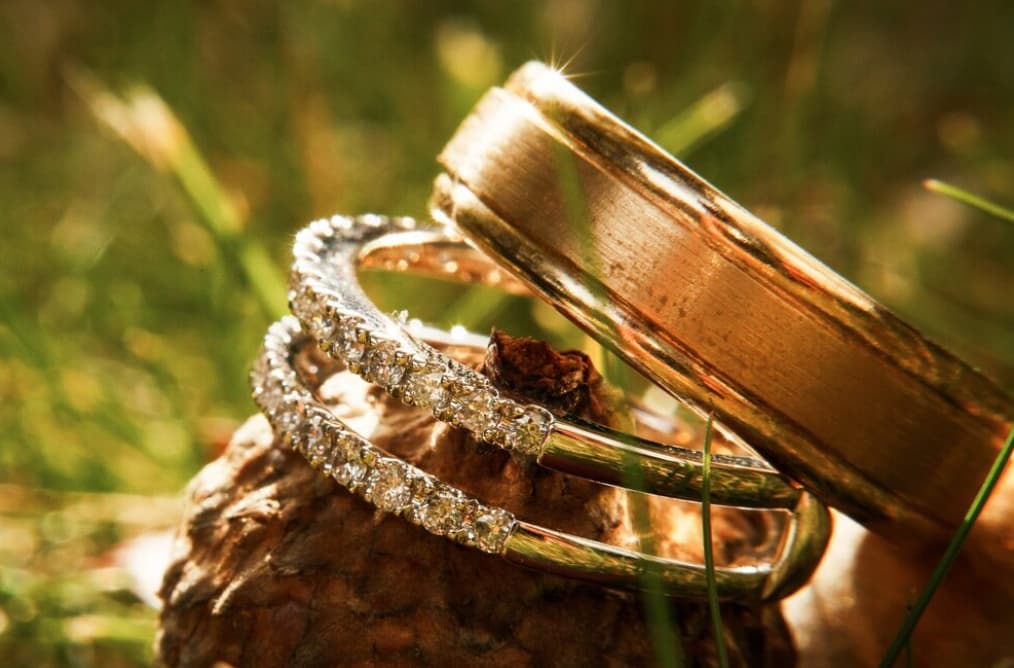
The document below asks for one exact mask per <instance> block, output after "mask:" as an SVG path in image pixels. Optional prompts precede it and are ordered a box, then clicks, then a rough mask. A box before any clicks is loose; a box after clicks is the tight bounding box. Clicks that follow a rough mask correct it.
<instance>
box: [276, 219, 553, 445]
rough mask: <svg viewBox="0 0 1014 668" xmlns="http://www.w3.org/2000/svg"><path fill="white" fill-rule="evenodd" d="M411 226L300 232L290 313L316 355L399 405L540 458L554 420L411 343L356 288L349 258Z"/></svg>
mask: <svg viewBox="0 0 1014 668" xmlns="http://www.w3.org/2000/svg"><path fill="white" fill-rule="evenodd" d="M413 225H414V223H413V222H412V221H411V219H405V218H391V219H388V218H383V217H380V216H360V217H358V218H346V217H343V216H335V217H334V218H331V219H330V220H320V221H316V222H314V223H312V224H311V225H310V226H308V227H307V228H305V229H303V230H302V231H301V232H300V233H299V234H298V235H297V237H296V243H295V246H294V255H295V262H294V264H293V271H292V276H291V284H292V286H293V288H292V290H291V291H290V294H289V301H290V306H291V308H292V312H293V313H294V314H295V315H296V317H297V318H299V320H300V322H301V323H302V325H303V328H304V330H305V331H306V332H308V333H309V334H310V335H311V336H312V337H313V338H314V339H315V340H316V341H317V343H318V345H319V346H320V347H321V349H322V350H324V351H325V352H327V353H328V354H330V355H332V356H335V357H337V358H339V359H341V360H342V361H344V362H345V364H346V366H347V367H348V368H349V369H350V370H351V371H353V372H354V373H357V374H359V375H360V376H362V377H363V378H365V379H366V380H368V381H370V382H373V383H376V384H377V385H379V386H381V387H383V388H384V389H385V390H387V391H388V392H390V393H391V394H392V395H394V396H395V397H398V398H400V399H401V400H402V401H404V402H405V403H407V404H410V405H413V406H419V407H424V408H430V409H431V410H432V412H433V415H434V417H436V418H437V419H438V420H442V421H444V422H448V423H450V424H452V425H454V426H456V427H462V428H464V429H467V430H468V431H470V432H471V433H472V434H473V435H474V436H475V437H476V438H479V439H482V440H484V441H487V442H489V443H493V444H495V445H498V446H500V447H502V448H505V449H508V450H512V451H514V452H519V453H522V454H525V455H531V456H538V455H539V454H540V453H541V452H542V448H543V445H544V444H545V442H546V439H547V438H548V436H549V433H550V430H551V429H552V425H553V415H552V413H550V412H549V411H548V410H546V409H545V408H543V407H541V406H535V405H525V404H521V403H518V402H516V401H513V400H512V399H509V398H507V397H502V396H500V394H499V392H497V390H496V388H494V387H492V385H490V383H489V381H488V380H487V379H486V377H485V376H483V375H482V374H480V373H478V372H476V371H474V370H473V369H470V368H468V367H466V366H464V365H462V364H460V363H457V362H455V361H454V360H451V359H449V358H448V357H447V356H446V355H443V354H441V353H440V352H438V351H437V350H436V349H434V348H432V347H431V346H429V345H427V344H425V343H423V342H421V341H418V340H416V339H415V338H413V337H412V336H410V335H409V334H408V333H407V332H406V331H405V329H404V327H403V326H402V324H403V323H399V322H397V321H396V320H395V319H392V318H390V317H388V316H386V315H384V314H383V313H381V312H380V310H379V309H377V308H376V307H375V306H373V304H372V303H371V302H370V300H369V299H368V298H367V297H366V296H365V295H364V294H363V293H362V290H361V289H360V288H359V286H358V282H357V280H356V276H355V271H356V268H355V258H356V256H357V255H358V252H359V251H360V250H361V247H362V244H363V243H364V242H365V241H368V240H369V239H371V238H374V237H377V236H381V235H383V234H385V233H387V232H393V231H399V230H406V229H411V227H412V226H413Z"/></svg>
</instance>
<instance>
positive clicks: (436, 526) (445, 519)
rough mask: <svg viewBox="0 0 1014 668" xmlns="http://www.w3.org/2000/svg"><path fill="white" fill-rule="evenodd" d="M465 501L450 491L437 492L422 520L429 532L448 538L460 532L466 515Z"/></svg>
mask: <svg viewBox="0 0 1014 668" xmlns="http://www.w3.org/2000/svg"><path fill="white" fill-rule="evenodd" d="M463 505H464V504H463V499H462V498H461V497H459V496H458V495H457V494H455V493H454V492H452V491H450V490H442V491H439V492H437V493H436V494H435V495H434V496H433V497H432V498H430V500H429V503H428V504H427V508H426V513H425V515H424V516H423V518H422V521H423V526H424V527H426V529H427V530H428V531H432V532H433V533H435V534H439V535H441V536H446V535H449V534H452V533H455V532H456V531H458V530H460V528H461V525H462V520H463V519H464V515H463V513H462V511H463V510H464V508H463Z"/></svg>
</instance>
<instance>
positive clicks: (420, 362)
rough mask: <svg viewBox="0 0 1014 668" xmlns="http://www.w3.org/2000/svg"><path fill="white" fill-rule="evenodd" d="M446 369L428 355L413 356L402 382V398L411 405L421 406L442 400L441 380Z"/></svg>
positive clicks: (443, 393)
mask: <svg viewBox="0 0 1014 668" xmlns="http://www.w3.org/2000/svg"><path fill="white" fill-rule="evenodd" d="M446 369H447V367H446V365H444V364H441V363H440V362H438V361H436V360H435V359H432V358H430V357H426V356H419V357H416V358H414V359H413V360H412V363H411V366H410V367H409V371H408V374H407V375H406V378H405V380H404V383H403V384H402V398H403V399H404V400H405V401H406V402H407V403H409V404H411V405H413V406H422V407H425V406H432V405H434V404H435V403H438V402H440V401H442V400H443V398H444V395H445V392H444V388H443V386H442V385H441V382H442V380H443V377H444V371H446Z"/></svg>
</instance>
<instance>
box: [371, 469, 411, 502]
mask: <svg viewBox="0 0 1014 668" xmlns="http://www.w3.org/2000/svg"><path fill="white" fill-rule="evenodd" d="M383 463H384V465H383V466H380V467H378V468H377V469H376V470H375V475H371V478H372V485H371V487H370V500H371V501H372V502H373V504H374V505H376V506H377V508H380V509H381V510H386V511H387V512H391V513H396V512H398V511H400V510H402V509H403V508H405V506H407V505H408V503H409V501H410V500H411V498H412V492H411V490H410V489H409V486H408V481H407V480H406V478H405V472H404V470H403V467H404V464H402V463H401V462H396V461H392V460H383Z"/></svg>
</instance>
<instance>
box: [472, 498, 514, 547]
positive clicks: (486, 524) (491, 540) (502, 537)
mask: <svg viewBox="0 0 1014 668" xmlns="http://www.w3.org/2000/svg"><path fill="white" fill-rule="evenodd" d="M512 528H514V516H513V515H511V514H510V513H509V512H507V511H506V510H502V509H500V508H484V509H483V510H482V511H481V512H479V513H478V514H477V515H476V518H475V521H474V522H473V531H474V533H475V546H476V547H478V548H479V549H480V550H482V551H483V552H489V553H491V554H498V553H500V552H502V551H503V547H504V544H505V543H506V542H507V537H508V536H509V535H510V532H511V529H512Z"/></svg>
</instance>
